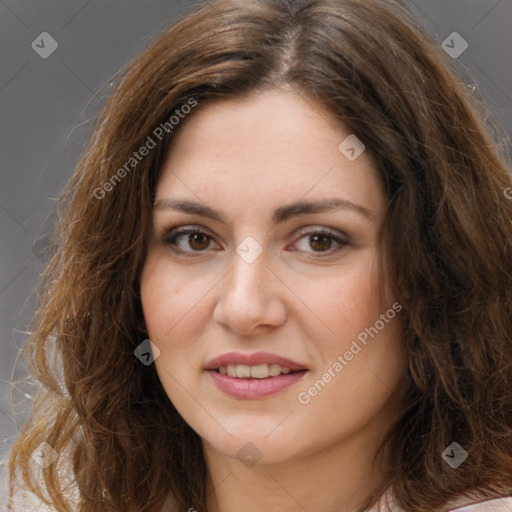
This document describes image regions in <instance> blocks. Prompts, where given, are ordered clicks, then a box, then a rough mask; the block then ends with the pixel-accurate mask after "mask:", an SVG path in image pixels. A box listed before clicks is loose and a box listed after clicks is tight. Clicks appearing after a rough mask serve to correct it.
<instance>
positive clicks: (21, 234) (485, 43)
mask: <svg viewBox="0 0 512 512" xmlns="http://www.w3.org/2000/svg"><path fill="white" fill-rule="evenodd" d="M241 1H243V0H241ZM196 3H199V0H197V2H186V1H185V0H180V1H178V0H146V1H144V2H143V1H142V0H123V1H122V2H121V1H120V0H116V1H113V0H109V1H108V0H85V1H78V0H73V1H70V0H3V1H0V45H1V46H0V155H1V160H0V163H1V167H0V180H1V181H0V347H1V356H0V480H1V481H2V482H3V480H4V476H5V473H6V467H5V466H2V465H1V464H2V462H3V459H4V458H5V459H6V458H7V455H8V451H9V447H10V446H11V444H12V442H13V440H14V438H15V437H16V435H17V432H18V429H19V426H20V425H21V422H22V421H23V419H24V418H25V417H26V415H27V412H28V411H29V410H30V404H31V400H30V398H31V396H32V395H33V392H34V388H33V386H31V385H30V384H29V383H21V382H19V379H23V378H25V377H26V375H25V372H26V364H25V363H24V362H23V361H22V360H19V361H18V363H17V365H16V367H15V358H16V355H17V353H18V349H19V348H20V347H22V346H23V344H24V343H25V342H26V339H27V336H26V334H25V332H26V330H27V320H28V319H29V318H30V315H31V313H32V312H33V304H34V300H33V299H34V298H33V295H32V294H33V291H34V288H35V286H36V284H37V282H38V276H39V274H40V272H41V271H42V269H43V268H44V262H45V261H46V258H47V254H46V253H45V251H44V246H45V241H46V238H45V235H46V234H48V232H49V230H50V229H51V226H52V218H51V217H50V218H48V219H46V221H45V218H46V217H47V215H48V214H49V213H51V211H52V209H53V207H54V198H55V197H57V195H58V193H59V191H60V190H61V188H62V187H63V185H64V184H65V183H66V181H67V180H68V178H69V177H70V176H71V174H72V172H73V169H74V167H75V165H76V163H77V161H78V158H79V156H80V153H81V151H82V148H83V146H84V144H85V142H86V141H87V138H88V137H89V136H90V134H91V129H90V123H89V121H90V120H91V119H92V118H94V117H95V116H96V115H97V114H98V112H99V109H100V108H101V106H102V105H103V103H104V101H105V97H106V94H108V91H109V81H110V79H111V77H113V76H114V74H115V73H116V72H117V71H118V70H119V69H120V68H121V67H123V66H124V65H125V64H126V63H127V62H129V61H130V60H131V59H133V58H134V57H135V56H137V55H138V54H139V53H140V52H141V51H142V50H143V49H144V48H145V47H146V46H147V45H148V44H149V43H150V42H151V41H152V40H153V39H154V38H155V37H156V36H157V35H158V34H159V33H160V32H161V31H162V30H163V29H164V28H165V27H166V26H167V25H168V23H169V22H170V21H172V20H173V19H175V18H176V17H177V16H178V15H179V14H180V13H182V12H183V11H184V10H185V9H188V8H191V7H193V5H194V4H196ZM405 3H406V4H407V5H410V7H411V9H412V10H413V11H414V12H415V14H416V15H417V16H418V18H419V20H420V22H421V23H422V24H423V25H424V26H425V27H426V28H427V30H428V31H429V32H430V33H431V34H432V35H433V36H434V37H435V38H436V39H437V41H438V42H439V44H441V43H442V41H443V40H445V39H446V38H447V36H448V35H449V34H451V33H452V32H458V33H459V34H460V35H461V36H462V37H463V38H464V39H465V40H466V41H467V42H468V44H469V47H468V49H467V50H466V51H465V52H464V53H463V54H462V55H461V56H460V57H459V58H458V60H459V61H460V62H462V63H463V64H464V65H465V67H466V68H467V69H468V70H469V73H470V74H471V76H472V79H471V82H469V81H468V84H467V85H468V86H469V87H470V88H471V89H473V87H474V86H476V88H475V94H477V95H478V96H480V97H481V98H483V99H484V100H485V101H487V103H488V105H489V106H490V108H491V109H492V110H493V111H494V113H495V115H496V117H497V121H498V122H499V123H501V125H502V127H503V128H504V129H505V130H506V133H508V134H510V133H511V132H512V73H511V65H510V64H511V59H510V54H511V49H512V30H511V26H512V0H415V1H414V2H409V1H406V2H405ZM43 32H48V33H49V34H50V35H51V36H52V37H53V38H54V39H55V40H56V41H57V43H58V48H57V50H56V51H55V52H54V53H52V54H51V55H50V56H49V57H48V58H46V59H43V58H42V57H41V56H40V55H39V54H38V53H36V51H35V50H34V49H33V48H32V46H31V45H32V43H33V41H36V43H37V42H39V44H41V43H40V38H39V35H40V34H41V33H43ZM46 48H48V45H46ZM508 144H509V145H510V141H509V142H508ZM14 369H16V371H14ZM11 388H12V391H13V395H12V398H13V400H14V404H15V406H14V409H13V408H12V407H11ZM4 494H5V490H4V489H3V485H2V486H0V511H1V510H2V505H1V504H2V503H3V502H4Z"/></svg>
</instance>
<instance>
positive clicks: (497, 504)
mask: <svg viewBox="0 0 512 512" xmlns="http://www.w3.org/2000/svg"><path fill="white" fill-rule="evenodd" d="M455 506H456V507H457V508H450V509H447V510H446V512H459V511H460V512H512V496H511V497H508V498H498V499H493V500H487V501H481V502H479V503H475V502H473V503H472V502H471V500H470V499H460V500H459V502H458V503H457V504H456V505H455ZM369 512H406V511H404V510H403V509H402V508H400V507H398V505H396V503H395V502H394V500H393V499H392V497H391V495H390V494H389V493H387V494H386V495H385V496H384V497H383V499H382V500H381V502H380V508H379V505H375V507H373V508H372V509H371V510H370V511H369Z"/></svg>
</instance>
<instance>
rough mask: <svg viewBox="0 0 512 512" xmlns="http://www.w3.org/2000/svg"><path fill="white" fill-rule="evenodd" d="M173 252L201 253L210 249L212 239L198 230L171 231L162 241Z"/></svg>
mask: <svg viewBox="0 0 512 512" xmlns="http://www.w3.org/2000/svg"><path fill="white" fill-rule="evenodd" d="M162 241H163V242H164V243H166V244H167V245H170V246H172V248H173V249H174V250H176V251H177V252H182V253H194V252H203V251H205V250H207V249H208V248H210V244H211V242H212V241H213V240H212V237H211V236H210V235H208V234H207V233H205V232H203V231H201V230H200V229H192V228H189V229H178V230H174V231H171V233H170V234H169V235H167V236H166V237H165V238H164V239H163V240H162Z"/></svg>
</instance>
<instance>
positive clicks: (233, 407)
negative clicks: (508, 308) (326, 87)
mask: <svg viewBox="0 0 512 512" xmlns="http://www.w3.org/2000/svg"><path fill="white" fill-rule="evenodd" d="M349 135H350V132H349V131H348V130H347V129H346V128H345V127H344V126H343V125H342V124H340V123H339V121H337V120H336V118H334V117H333V116H332V115H331V114H330V113H329V112H328V111H326V110H325V109H324V108H323V107H322V106H321V105H318V104H316V103H314V102H313V101H310V100H309V99H308V100H306V99H305V97H304V96H302V95H298V94H296V93H294V92H289V91H282V90H274V91H267V92H261V93H258V94H256V95H253V96H252V97H250V98H246V99H244V100H226V101H222V102H217V103H214V104H210V105H207V106H205V107H204V108H203V109H202V110H198V111H197V112H195V113H194V115H193V116H190V118H188V119H186V121H185V122H184V124H183V125H182V126H181V127H180V131H179V132H178V133H177V135H176V137H175V139H174V142H173V146H172V148H171V150H170V152H169V154H168V156H167V159H166V161H165V163H164V165H163V168H162V172H161V177H160V179H159V182H158V184H157V189H156V200H155V207H154V218H153V226H152V231H151V236H150V240H149V245H148V251H147V255H146V260H145V263H144V267H143V272H142V276H141V299H142V306H143V311H144V317H145V321H146V328H147V331H148V333H149V337H150V339H151V341H152V343H153V344H154V345H156V346H157V347H158V349H159V350H160V355H159V356H158V357H157V358H156V359H155V363H154V364H155V365H156V370H157V373H158V375H159V378H160V380H161V382H162V385H163V387H164V389H165V391H166V393H167V395H168V396H169V399H170V400H171V401H172V402H173V404H174V406H175V407H176V409H177V410H178V411H179V413H180V414H181V415H182V417H183V418H184V419H185V421H186V422H187V423H188V424H189V425H190V426H191V427H192V428H193V429H194V430H195V431H196V432H197V433H198V434H199V435H200V436H201V438H202V440H203V446H205V447H207V448H208V450H210V451H215V453H217V454H221V455H224V456H226V457H237V456H238V457H242V456H243V457H245V455H249V456H251V455H254V456H257V457H262V459H261V461H262V462H264V461H266V462H276V461H285V460H290V459H292V458H294V457H300V456H306V455H309V454H313V453H318V452H319V451H320V450H322V449H324V448H327V447H329V446H336V445H340V444H343V443H347V442H352V441H353V440H354V439H357V438H359V439H360V440H361V442H362V443H364V442H366V440H368V439H370V438H372V439H373V438H375V437H377V436H379V435H381V434H382V432H383V431H384V430H385V428H386V427H387V426H389V424H390V422H391V421H392V420H393V419H394V417H395V416H396V413H397V410H399V404H398V397H399V396H400V393H398V391H399V390H401V389H402V385H403V378H404V374H405V367H406V357H405V354H404V351H403V348H402V343H401V341H402V340H401V329H402V325H401V322H400V319H399V314H398V311H399V310H400V309H401V306H400V305H399V304H398V303H396V302H394V300H393V297H389V299H386V301H385V303H382V302H380V300H379V284H380V283H381V282H382V280H383V279H384V278H385V276H383V275H382V273H381V272H380V271H379V258H380V253H379V245H378V235H379V230H380V228H381V226H382V222H383V220H384V212H385V207H386V197H385V194H384V191H383V188H382V185H381V183H380V181H379V178H378V175H377V172H376V169H375V167H374V166H373V163H372V161H371V159H370V157H369V155H368V153H367V152H366V151H363V153H362V154H360V156H358V157H357V158H355V159H354V156H357V153H358V151H357V149H358V148H359V147H358V146H354V141H353V139H349V140H348V142H345V143H344V144H341V143H342V142H343V141H344V140H345V139H346V138H347V137H348V136H349ZM350 142H351V143H350ZM340 144H341V149H340ZM352 146H354V148H355V150H356V151H350V149H349V148H350V147H352ZM348 157H350V158H348ZM226 373H227V375H226ZM247 443H251V445H247ZM240 450H242V451H240ZM244 450H245V451H246V452H247V451H249V453H247V454H245V452H244ZM251 450H252V451H254V452H255V453H250V452H251ZM237 454H238V455H237Z"/></svg>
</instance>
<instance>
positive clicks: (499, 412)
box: [9, 0, 512, 512]
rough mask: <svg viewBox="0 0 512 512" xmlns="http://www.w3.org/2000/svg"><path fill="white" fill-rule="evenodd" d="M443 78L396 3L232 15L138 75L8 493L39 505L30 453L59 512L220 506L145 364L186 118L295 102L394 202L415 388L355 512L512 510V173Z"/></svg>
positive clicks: (126, 79) (94, 146)
mask: <svg viewBox="0 0 512 512" xmlns="http://www.w3.org/2000/svg"><path fill="white" fill-rule="evenodd" d="M448 61H449V57H448V56H445V55H444V54H443V52H442V50H441V49H439V48H438V47H437V45H436V43H435V42H434V41H433V40H432V39H431V38H430V37H429V36H428V34H426V33H425V32H424V31H423V30H422V29H420V28H419V26H417V25H416V24H415V23H414V21H413V20H412V18H411V17H409V16H408V15H407V14H406V12H405V11H404V10H403V9H402V8H400V7H399V6H398V5H396V4H390V5H387V4H383V3H382V2H377V1H376V0H337V1H335V0H332V1H329V0H312V1H301V2H293V1H289V2H286V1H285V0H244V1H243V2H240V1H238V0H220V1H216V2H209V3H208V4H205V5H204V6H201V7H200V8H197V9H195V10H194V11H193V12H191V13H189V14H188V15H187V16H185V17H183V18H182V19H181V20H179V21H178V22H176V23H175V24H173V25H172V26H171V27H170V28H169V29H168V30H166V31H165V33H163V34H162V35H161V37H159V38H158V39H157V40H156V41H155V42H154V43H153V44H152V45H151V46H150V47H149V48H148V49H147V50H146V51H144V52H143V54H142V55H141V56H140V57H139V58H137V59H136V60H135V61H134V62H133V63H131V64H130V66H129V67H128V68H127V69H126V70H125V71H124V72H123V73H122V75H120V79H119V84H118V86H117V88H116V90H115V92H114V93H113V94H112V96H111V97H110V98H109V101H108V103H107V105H106V107H105V109H104V111H103V113H102V114H101V116H100V117H99V119H98V120H97V123H96V127H95V132H94V134H93V136H92V138H91V141H90V144H89V146H88V148H87V150H86V152H85V153H84V155H83V157H82V159H81V161H80V162H79V165H78V167H77V169H76V172H75V173H74V175H73V177H72V178H71V180H70V181H69V183H68V184H67V186H66V187H65V189H64V191H63V193H62V195H61V198H60V202H59V205H60V206H59V223H58V226H57V231H56V233H57V237H56V239H55V244H56V247H57V252H56V254H55V255H54V256H53V258H52V259H51V261H50V262H49V265H48V267H47V269H46V272H45V274H44V275H43V276H42V280H41V285H40V300H39V307H38V310H37V313H36V315H35V318H34V321H33V326H32V329H31V331H32V332H33V334H32V335H31V337H30V339H29V342H28V344H27V345H26V348H25V354H26V357H27V359H28V361H29V364H30V368H31V370H32V372H33V373H34V376H35V377H36V378H37V379H38V380H39V381H40V382H41V383H42V389H41V391H40V392H39V393H38V395H37V396H36V398H35V400H34V407H33V412H32V416H31V418H30V419H29V421H27V423H26V424H25V425H24V428H23V431H22V433H21V435H20V437H19V438H18V440H17V441H16V443H15V445H14V447H13V449H12V452H11V457H10V461H9V464H10V476H11V485H13V484H14V477H15V474H16V472H17V471H21V472H22V477H23V481H24V482H25V484H26V486H27V488H30V489H31V490H32V491H33V492H36V493H37V494H38V496H40V497H41V498H42V499H43V498H44V495H43V492H42V489H39V488H37V484H36V475H37V472H36V471H35V470H34V468H35V466H34V464H33V461H32V459H31V454H32V452H33V451H34V450H35V449H36V447H38V446H39V445H40V443H42V442H47V443H48V444H49V445H50V446H51V447H52V448H53V449H54V450H55V451H56V452H57V454H58V458H57V460H56V461H55V462H54V463H53V464H51V465H49V466H48V467H47V468H45V469H43V470H42V473H43V475H44V486H45V489H46V491H47V492H46V496H47V497H48V498H49V500H48V501H49V503H51V504H52V506H53V507H55V509H56V510H57V511H59V512H64V511H66V512H68V511H70V510H71V508H70V507H71V502H72V498H73V492H72V490H71V489H72V487H66V486H65V485H64V484H65V483H66V479H65V478H64V476H63V475H64V474H66V472H67V474H68V475H70V474H71V475H72V478H71V479H70V480H72V481H73V483H74V485H76V488H75V491H76V492H77V493H78V494H77V495H76V496H77V497H78V499H77V502H78V503H79V508H78V509H77V510H79V511H86V512H90V511H91V510H94V511H95V512H103V511H105V512H106V511H112V510H122V511H127V512H149V511H152V512H156V511H159V507H161V506H162V504H163V501H164V499H165V497H166V495H167V494H168V493H171V494H172V495H173V496H174V497H175V499H176V503H177V506H178V508H179V509H183V510H187V509H189V508H191V507H194V508H195V509H196V510H198V511H199V512H204V511H205V475H206V468H205V463H204V460H203V455H202V448H201V442H200V439H199V437H198V436H197V434H196V433H195V432H194V431H193V430H192V429H191V428H190V427H189V426H188V425H187V424H186V423H185V422H184V421H183V419H182V418H181V417H180V415H179V414H178V412H177V411H176V410H175V408H174V406H173V404H172V403H171V402H170V400H169V399H168V397H167V395H166V393H165V392H164V390H163V388H162V386H161V384H160V382H159V379H158V376H157V373H156V370H155V367H154V365H148V366H146V365H144V364H142V363H141V361H140V360H139V359H138V358H137V357H135V356H134V350H135V349H136V347H137V346H138V345H139V344H140V343H141V342H142V341H143V340H144V338H145V333H144V318H143V315H142V310H141V304H140V296H139V275H140V271H141V267H142V264H143V262H144V257H145V251H146V236H147V233H148V230H149V226H150V223H151V218H152V203H153V200H154V192H155V186H156V183H157V180H158V173H159V170H160V168H161V164H162V159H163V157H164V155H165V151H166V150H167V149H168V148H169V147H170V144H171V143H172V138H173V136H174V134H175V133H176V132H177V131H178V130H179V129H180V126H181V124H182V121H181V120H180V121H178V122H177V123H175V122H174V121H170V119H171V116H173V115H174V116H177V115H178V113H179V112H181V113H182V114H183V112H185V113H186V112H187V109H186V108H185V106H186V105H188V106H189V109H188V110H191V112H190V114H189V115H191V116H192V115H194V112H197V111H199V110H200V109H201V108H202V106H204V105H206V104H208V103H211V102H213V101H215V100H216V99H226V98H235V97H241V96H244V95H248V94H252V93H257V92H258V91H261V90H264V89H270V88H275V87H283V86H291V87H292V88H293V89H294V90H295V91H297V92H298V93H299V94H302V95H303V96H304V97H308V98H310V99H311V100H313V104H314V102H315V101H316V102H318V103H319V104H322V105H324V106H326V107H327V108H328V109H329V110H330V111H331V112H332V113H333V114H334V115H335V116H337V117H338V118H339V119H340V120H341V121H342V122H343V123H345V125H346V126H347V127H349V128H350V131H351V132H352V133H354V134H356V136H357V137H358V138H359V139H360V140H361V141H363V143H364V144H365V146H366V148H367V151H369V153H370V155H371V156H372V157H373V159H374V161H375V163H376V166H377V168H378V171H379V173H380V175H381V176H382V179H383V182H384V183H385V188H386V192H387V195H388V198H389V208H388V213H387V216H386V219H385V224H384V231H383V238H382V241H383V244H385V249H386V250H385V254H386V258H385V262H386V271H387V273H388V275H389V279H390V282H391V286H392V289H393V291H394V294H395V296H396V298H397V300H398V301H399V302H400V304H402V306H403V319H404V326H405V327H404V333H403V335H404V344H405V347H406V350H407V351H408V354H409V370H410V377H411V382H410V386H409V389H408V391H407V394H406V399H405V403H404V410H403V415H402V416H401V418H400V420H399V422H398V423H397V424H396V426H395V428H394V429H393V430H392V431H391V432H390V434H389V437H388V438H387V439H386V442H385V445H383V447H384V446H386V447H387V448H388V449H387V450H386V453H388V457H389V458H388V466H389V473H388V474H387V479H386V482H385V485H383V486H382V488H381V489H378V490H377V491H376V492H375V493H374V494H372V496H371V497H370V498H369V499H368V501H367V503H365V504H364V505H363V506H362V508H361V510H363V509H364V510H366V509H367V508H368V507H369V506H371V505H372V504H373V503H375V502H376V501H377V500H378V498H379V496H380V495H381V494H382V493H383V492H384V491H385V490H386V488H390V487H391V488H392V489H393V492H394V495H395V499H396V502H397V504H398V505H400V506H401V507H402V508H404V509H406V510H407V511H409V512H424V511H427V510H428V511H434V510H436V511H437V510H440V509H441V507H442V506H443V505H446V504H447V503H449V502H450V501H451V500H453V499H455V498H456V497H459V496H461V495H464V494H471V493H473V494H475V495H478V496H479V497H487V496H501V495H506V494H510V493H511V491H512V429H511V428H512V391H511V390H512V281H511V276H512V254H511V247H512V245H511V244H512V201H511V200H510V199H507V197H506V195H505V194H504V190H506V189H507V188H508V187H510V185H511V178H510V174H509V172H508V170H507V165H506V163H505V161H506V158H505V156H504V155H503V154H500V152H499V151H498V147H497V146H495V145H494V142H493V137H495V134H494V133H491V131H490V130H491V127H490V126H489V125H487V124H484V122H483V121H482V119H483V117H482V116H483V115H485V112H484V110H483V107H482V105H480V103H479V102H478V101H477V100H476V99H475V98H474V97H473V96H472V95H471V94H470V92H469V91H468V90H467V88H466V87H465V86H463V85H460V82H461V81H463V80H464V78H461V77H462V75H461V74H458V73H459V71H457V70H456V69H454V65H452V64H451V63H449V62H448ZM191 105H194V108H192V107H190V106H191ZM176 111H178V113H176ZM180 119H181V118H180ZM158 129H160V130H158ZM157 134H159V136H157ZM149 139H151V140H152V141H153V142H155V145H154V146H153V145H152V144H150V142H149ZM143 146H145V147H146V148H149V146H151V148H149V151H148V153H147V154H146V155H145V156H144V157H143V158H142V157H141V158H140V159H139V158H136V157H134V152H137V153H138V152H139V150H140V148H142V147H143ZM140 153H142V151H140ZM131 159H135V160H136V162H135V160H133V161H132V160H131ZM121 169H124V172H123V171H121ZM452 442H457V443H458V444H459V445H461V446H462V447H463V448H464V449H465V450H466V451H467V452H468V459H467V460H466V461H465V462H464V463H463V464H462V465H460V467H458V468H457V469H453V468H452V467H450V466H449V465H448V464H447V463H446V461H445V460H443V457H442V456H441V454H442V453H443V452H444V450H445V448H446V447H447V446H448V445H450V444H451V443H452ZM68 483H69V482H68Z"/></svg>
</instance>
